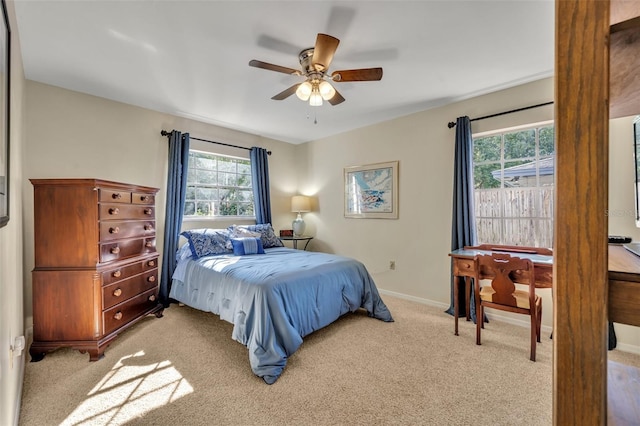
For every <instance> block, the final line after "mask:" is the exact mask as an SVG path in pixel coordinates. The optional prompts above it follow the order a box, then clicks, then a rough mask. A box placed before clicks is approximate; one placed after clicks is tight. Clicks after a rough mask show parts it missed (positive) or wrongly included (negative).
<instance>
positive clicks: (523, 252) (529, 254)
mask: <svg viewBox="0 0 640 426" xmlns="http://www.w3.org/2000/svg"><path fill="white" fill-rule="evenodd" d="M492 252H505V253H509V254H511V255H512V256H515V257H520V258H524V259H531V261H533V265H534V267H535V268H534V273H535V275H536V287H538V288H551V287H552V286H553V251H551V250H550V249H546V248H537V247H519V246H504V245H488V244H483V245H479V246H473V247H464V248H461V249H458V250H454V251H452V252H451V253H449V256H451V270H452V275H453V276H454V279H455V277H460V278H464V283H465V285H464V288H465V308H466V314H467V315H466V316H467V321H469V320H470V319H471V318H470V312H469V311H470V305H471V302H470V299H469V297H468V295H469V293H470V292H471V278H473V277H474V276H475V272H476V271H475V268H474V265H473V258H474V257H475V256H477V255H479V254H491V253H492ZM484 275H486V276H487V278H490V276H489V275H488V274H484ZM513 278H514V280H515V281H516V282H527V281H526V280H527V279H528V273H527V272H522V273H520V274H516V275H515V276H514V277H513ZM453 293H454V294H453V310H454V316H455V318H456V322H455V326H456V328H455V335H456V336H457V335H458V327H457V326H458V321H457V318H458V313H459V306H458V285H457V283H454V286H453Z"/></svg>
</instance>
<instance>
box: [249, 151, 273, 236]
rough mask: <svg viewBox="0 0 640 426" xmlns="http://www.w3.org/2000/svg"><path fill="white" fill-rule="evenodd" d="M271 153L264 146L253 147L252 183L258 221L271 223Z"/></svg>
mask: <svg viewBox="0 0 640 426" xmlns="http://www.w3.org/2000/svg"><path fill="white" fill-rule="evenodd" d="M268 157H269V154H268V153H267V150H266V149H264V148H258V147H256V146H254V147H253V148H251V157H250V158H251V183H252V185H253V204H254V206H255V207H254V209H255V214H256V223H257V224H262V223H271V196H270V195H269V159H268Z"/></svg>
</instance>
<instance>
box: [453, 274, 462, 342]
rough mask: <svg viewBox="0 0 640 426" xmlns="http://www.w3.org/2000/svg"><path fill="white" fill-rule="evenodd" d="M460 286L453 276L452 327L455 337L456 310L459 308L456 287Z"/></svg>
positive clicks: (456, 325)
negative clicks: (453, 325)
mask: <svg viewBox="0 0 640 426" xmlns="http://www.w3.org/2000/svg"><path fill="white" fill-rule="evenodd" d="M459 284H460V280H458V277H456V276H454V277H453V321H454V324H455V327H454V333H453V334H454V335H455V336H457V335H458V310H459V309H460V308H459V306H458V305H459V303H458V293H459V291H458V285H459Z"/></svg>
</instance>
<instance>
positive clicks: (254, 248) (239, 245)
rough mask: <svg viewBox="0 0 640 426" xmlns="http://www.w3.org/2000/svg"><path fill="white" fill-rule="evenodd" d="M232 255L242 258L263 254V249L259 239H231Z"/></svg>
mask: <svg viewBox="0 0 640 426" xmlns="http://www.w3.org/2000/svg"><path fill="white" fill-rule="evenodd" d="M231 244H232V245H233V254H234V255H236V256H244V255H245V254H264V247H263V246H262V240H261V239H260V238H250V237H244V238H231Z"/></svg>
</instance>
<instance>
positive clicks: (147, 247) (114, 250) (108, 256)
mask: <svg viewBox="0 0 640 426" xmlns="http://www.w3.org/2000/svg"><path fill="white" fill-rule="evenodd" d="M155 251H156V238H155V237H149V238H135V239H129V240H118V241H114V242H110V243H103V244H100V262H101V263H106V262H112V261H114V260H118V259H126V258H127V257H132V256H139V255H141V254H146V253H155Z"/></svg>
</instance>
